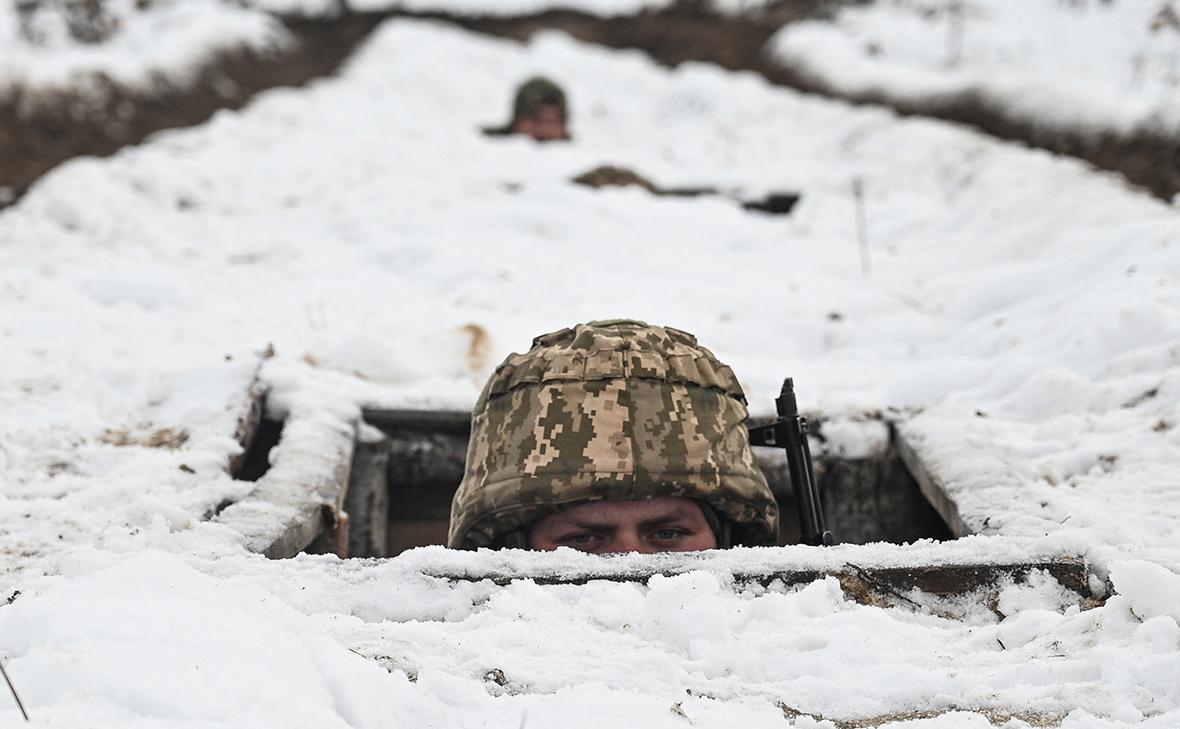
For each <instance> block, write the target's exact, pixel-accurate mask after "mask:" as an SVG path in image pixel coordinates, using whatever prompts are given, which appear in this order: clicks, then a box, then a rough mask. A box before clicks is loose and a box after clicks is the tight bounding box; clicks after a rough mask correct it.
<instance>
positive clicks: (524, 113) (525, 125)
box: [484, 76, 570, 142]
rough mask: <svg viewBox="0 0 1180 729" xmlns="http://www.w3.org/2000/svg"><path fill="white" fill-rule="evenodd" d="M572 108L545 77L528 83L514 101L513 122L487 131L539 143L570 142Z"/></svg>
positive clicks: (563, 94)
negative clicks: (523, 136)
mask: <svg viewBox="0 0 1180 729" xmlns="http://www.w3.org/2000/svg"><path fill="white" fill-rule="evenodd" d="M568 122H569V107H568V105H567V104H566V100H565V92H564V91H562V90H561V87H560V86H558V85H557V84H555V83H554V82H552V81H550V80H549V79H547V78H545V77H543V76H535V77H533V78H531V79H529V80H528V81H525V82H524V83H523V84H521V85H520V87H519V88H518V89H517V90H516V97H515V98H514V99H513V100H512V119H511V120H510V121H509V122H508V123H507V124H505V125H504V126H502V127H494V128H491V129H485V130H484V132H485V133H486V134H489V135H493V136H501V135H508V134H523V135H525V136H528V137H532V138H533V139H535V140H537V141H538V142H551V141H554V140H567V139H569V138H570V135H569V131H568V129H567V126H568Z"/></svg>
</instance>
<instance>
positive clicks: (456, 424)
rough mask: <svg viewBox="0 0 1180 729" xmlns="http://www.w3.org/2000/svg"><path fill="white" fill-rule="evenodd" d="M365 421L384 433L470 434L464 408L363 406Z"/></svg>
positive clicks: (467, 415)
mask: <svg viewBox="0 0 1180 729" xmlns="http://www.w3.org/2000/svg"><path fill="white" fill-rule="evenodd" d="M363 417H364V420H365V422H366V423H368V424H370V425H372V426H373V427H375V428H380V429H381V430H383V431H385V432H386V433H390V432H398V431H411V432H433V433H451V434H455V435H468V436H470V435H471V413H470V412H467V411H464V410H409V409H405V408H365V409H364V412H363Z"/></svg>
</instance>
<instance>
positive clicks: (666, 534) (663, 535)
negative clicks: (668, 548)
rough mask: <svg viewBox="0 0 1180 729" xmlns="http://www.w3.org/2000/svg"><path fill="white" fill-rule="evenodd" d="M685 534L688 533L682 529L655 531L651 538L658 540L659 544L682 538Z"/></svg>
mask: <svg viewBox="0 0 1180 729" xmlns="http://www.w3.org/2000/svg"><path fill="white" fill-rule="evenodd" d="M687 533H688V532H686V531H684V530H683V529H657V530H656V531H655V532H654V533H653V534H652V536H653V537H655V538H656V539H658V540H660V541H661V542H666V541H669V540H672V539H679V538H680V537H683V536H684V535H686V534H687Z"/></svg>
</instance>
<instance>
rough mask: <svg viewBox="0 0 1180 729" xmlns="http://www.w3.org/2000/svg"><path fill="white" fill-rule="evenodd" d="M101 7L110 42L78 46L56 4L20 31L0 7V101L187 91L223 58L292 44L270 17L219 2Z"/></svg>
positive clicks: (8, 6)
mask: <svg viewBox="0 0 1180 729" xmlns="http://www.w3.org/2000/svg"><path fill="white" fill-rule="evenodd" d="M102 7H103V9H104V12H105V13H106V16H107V17H108V18H109V19H110V23H111V27H112V30H111V35H110V37H108V38H106V39H105V40H103V41H102V42H93V43H83V42H79V41H78V40H76V39H75V38H74V37H73V36H72V35H71V33H70V31H69V29H68V25H67V22H66V18H65V16H64V14H63V13H64V11H62V10H60V8H59V7H58V6H57V5H55V4H50V3H43V4H42V5H41V7H40V9H38V10H34V11H32V12H31V15H30V16H29V21H28V23H27V27H28V32H27V33H23V32H22V22H21V18H20V16H19V15H18V13H17V10H16V3H13V2H5V3H0V98H2V97H4V96H7V95H9V94H10V93H12V92H13V91H14V90H16V89H20V88H24V89H31V90H34V91H35V92H36V94H46V93H51V92H55V91H60V92H64V91H71V92H74V93H77V94H79V95H80V96H82V97H83V98H89V97H94V98H95V100H96V103H98V104H99V105H101V101H102V99H103V94H104V93H106V90H107V86H106V84H105V83H103V82H102V81H106V82H113V83H115V84H118V85H120V86H122V87H124V88H125V89H128V90H132V91H135V90H138V91H142V92H148V93H150V92H152V91H154V90H158V89H159V88H160V87H161V86H163V85H165V84H171V85H173V86H186V85H188V84H189V83H190V82H191V81H192V80H193V77H194V75H195V74H196V73H197V72H198V71H199V70H200V69H201V67H202V65H204V64H206V63H208V62H210V61H212V60H213V59H214V58H216V57H218V56H219V55H221V54H224V53H227V52H231V51H242V50H249V51H252V52H254V53H259V54H263V55H266V54H269V53H274V52H277V51H278V50H280V49H282V48H283V47H284V46H285V45H286V44H288V43H290V42H291V39H290V37H289V36H288V34H287V33H286V31H285V30H284V29H283V28H282V26H281V25H280V24H279V23H278V21H276V20H275V19H273V18H271V17H270V16H268V15H266V14H264V13H259V12H256V11H252V10H248V9H245V8H241V7H238V6H236V5H234V4H231V3H226V2H222V0H183V1H181V0H164V1H162V2H161V1H157V2H153V3H152V4H151V6H150V7H149V9H148V10H147V11H143V12H141V11H140V9H139V8H137V6H136V2H135V0H106V1H105V2H103V3H102ZM22 103H23V104H26V105H27V104H29V103H30V100H29V99H24V100H23V101H22Z"/></svg>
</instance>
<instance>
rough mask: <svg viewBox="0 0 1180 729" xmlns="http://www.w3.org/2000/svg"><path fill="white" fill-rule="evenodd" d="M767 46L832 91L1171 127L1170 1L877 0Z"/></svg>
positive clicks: (1176, 96)
mask: <svg viewBox="0 0 1180 729" xmlns="http://www.w3.org/2000/svg"><path fill="white" fill-rule="evenodd" d="M769 50H770V52H771V53H773V54H774V55H775V56H777V57H778V58H779V59H781V60H782V61H784V62H786V63H788V64H790V65H791V66H792V67H793V68H795V69H797V70H799V71H801V72H803V73H806V74H809V75H811V76H814V77H816V78H818V79H820V80H822V81H823V82H825V83H826V84H829V85H831V86H832V87H834V88H835V89H837V90H839V91H840V92H842V93H849V94H859V93H864V92H869V91H884V92H886V93H888V94H890V95H891V96H893V97H895V98H900V99H905V100H909V101H913V100H920V99H923V98H925V97H930V96H946V95H952V96H953V95H960V94H964V93H971V94H975V95H977V96H979V97H980V98H982V99H983V100H985V101H988V102H991V103H992V104H994V105H996V106H998V107H1000V108H1003V109H1005V110H1006V111H1007V113H1009V114H1011V115H1013V116H1015V117H1016V118H1019V119H1027V120H1030V121H1033V122H1034V123H1036V124H1037V125H1038V126H1041V127H1049V128H1057V129H1060V128H1064V129H1069V130H1081V131H1085V132H1091V133H1093V134H1095V135H1098V134H1100V133H1104V132H1112V131H1113V132H1119V133H1125V132H1130V131H1134V130H1136V129H1140V130H1146V131H1155V132H1158V133H1161V134H1164V135H1175V134H1177V133H1178V132H1180V11H1178V9H1177V5H1176V4H1175V3H1173V2H1167V1H1159V2H1155V1H1149V0H1138V1H1132V2H1126V1H1124V2H1108V1H1106V0H1072V1H1070V2H1050V0H1036V1H1035V2H1028V1H1027V0H985V1H984V0H877V1H876V2H871V3H867V4H865V5H849V6H847V7H845V8H843V9H842V10H841V11H840V12H839V13H838V15H837V16H836V18H835V20H834V21H833V20H832V19H823V20H815V21H809V22H803V23H797V24H793V25H789V26H786V27H784V28H783V29H782V30H781V31H780V32H779V34H778V35H777V36H776V37H775V38H774V39H773V40H772V41H771V43H770V49H769Z"/></svg>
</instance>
